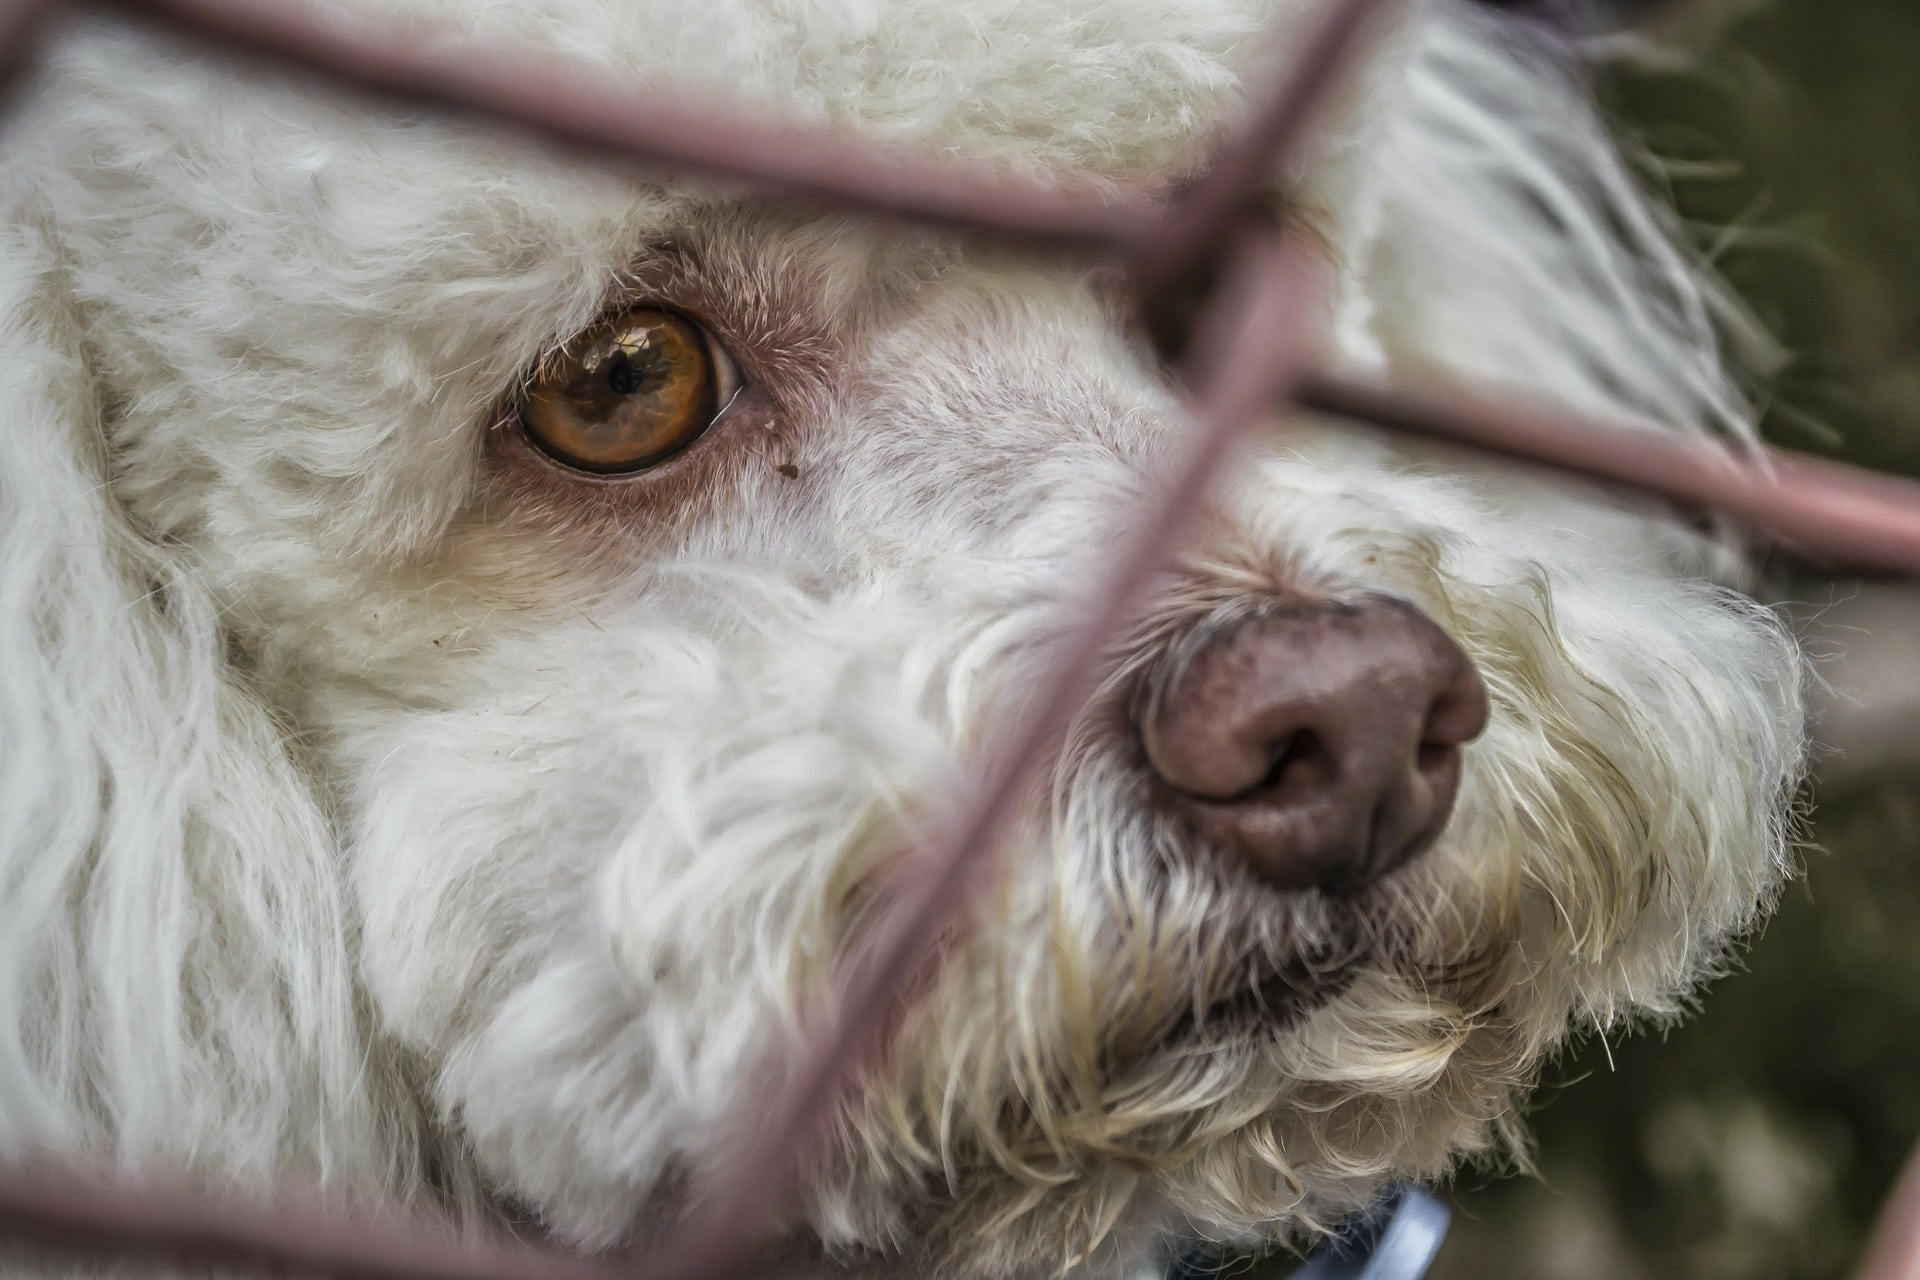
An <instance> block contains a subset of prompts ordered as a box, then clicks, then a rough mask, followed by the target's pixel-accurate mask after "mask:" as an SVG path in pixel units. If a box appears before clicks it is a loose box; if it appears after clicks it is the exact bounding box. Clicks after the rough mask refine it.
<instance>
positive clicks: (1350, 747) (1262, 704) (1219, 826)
mask: <svg viewBox="0 0 1920 1280" xmlns="http://www.w3.org/2000/svg"><path fill="white" fill-rule="evenodd" d="M1135 720H1136V724H1137V726H1138V729H1139V733H1140V741H1141V745H1142V746H1143V747H1144V748H1145V750H1146V756H1147V761H1148V763H1149V764H1150V765H1151V766H1152V769H1153V771H1154V773H1155V774H1157V775H1158V776H1159V778H1160V780H1161V781H1162V782H1164V783H1165V784H1166V785H1165V788H1164V789H1163V795H1164V796H1165V798H1166V799H1167V801H1168V802H1169V803H1170V804H1172V805H1173V806H1174V807H1175V808H1176V810H1177V811H1179V812H1180V813H1181V815H1182V816H1184V817H1185V818H1186V819H1188V820H1189V821H1190V822H1192V823H1193V824H1194V825H1195V826H1196V827H1197V828H1199V830H1200V832H1201V834H1202V835H1203V836H1205V837H1206V838H1207V839H1208V841H1209V843H1210V844H1212V845H1214V846H1215V847H1217V848H1219V849H1221V850H1223V851H1224V852H1226V853H1228V854H1229V855H1231V856H1234V857H1237V858H1240V859H1242V860H1244V862H1245V863H1246V865H1247V866H1248V868H1249V869H1251V870H1252V871H1254V872H1255V873H1256V874H1258V875H1259V876H1260V877H1261V878H1263V879H1264V880H1266V881H1267V882H1269V883H1271V884H1274V885H1277V886H1280V887H1284V888H1305V887H1308V886H1315V887H1319V888H1322V889H1327V890H1330V891H1334V892H1340V891H1351V890H1354V889H1358V888H1360V887H1362V886H1364V885H1367V884H1370V883H1372V882H1373V881H1374V880H1376V879H1378V878H1379V877H1380V876H1382V875H1385V874H1386V873H1387V872H1388V871H1391V870H1392V869H1393V868H1395V867H1397V866H1400V865H1401V864H1403V863H1405V862H1406V861H1407V860H1408V859H1410V858H1412V857H1413V856H1414V855H1415V854H1417V853H1419V852H1420V851H1421V850H1423V849H1425V848H1426V847H1427V846H1428V845H1429V844H1431V843H1432V842H1433V840H1434V838H1435V837H1436V836H1438V835H1439V834H1440V829H1441V827H1442V826H1444V825H1445V823H1446V820H1447V815H1448V814H1449V813H1450V812H1452V809H1453V801H1454V796H1455V794H1456V793H1457V792H1458V790H1459V787H1460V748H1461V746H1462V745H1463V744H1465V743H1467V742H1469V741H1471V740H1472V739H1473V738H1475V737H1478V736H1479V734H1480V731H1481V730H1482V729H1484V728H1486V724H1487V692H1486V686H1485V685H1484V684H1483V683H1482V682H1481V679H1480V674H1479V672H1478V671H1476V670H1475V669H1474V666H1473V663H1472V661H1471V660H1470V659H1469V658H1468V657H1467V655H1466V654H1465V653H1464V652H1462V651H1461V648H1460V646H1459V645H1457V644H1455V643H1454V641H1453V639H1452V637H1450V636H1448V635H1447V633H1446V632H1445V631H1443V630H1441V629H1440V626H1439V625H1438V624H1437V623H1435V622H1434V621H1433V620H1432V619H1431V618H1429V617H1428V616H1427V615H1426V614H1424V613H1422V612H1420V611H1419V610H1418V609H1416V608H1414V607H1413V606H1411V605H1408V604H1405V603H1402V602H1400V601H1397V600H1392V599H1389V598H1387V597H1384V596H1368V597H1364V598H1362V599H1361V600H1359V601H1356V602H1348V603H1340V602H1333V601H1301V602H1288V603H1286V604H1283V605H1281V606H1279V607H1277V608H1275V609H1273V610H1271V611H1268V612H1265V613H1262V614H1260V615H1257V616H1254V617H1250V618H1248V619H1246V620H1244V621H1241V622H1238V623H1236V624H1234V625H1233V626H1231V627H1230V628H1229V629H1227V630H1226V631H1225V632H1224V633H1221V634H1217V635H1214V636H1210V637H1207V638H1206V639H1204V640H1202V641H1201V643H1200V646H1199V648H1198V650H1197V652H1194V653H1193V654H1192V656H1191V657H1190V658H1189V659H1188V660H1186V661H1179V660H1178V659H1177V658H1174V659H1170V660H1169V661H1168V662H1167V663H1165V664H1163V670H1162V671H1161V672H1159V673H1156V675H1155V676H1154V677H1153V678H1150V679H1149V681H1148V683H1147V684H1146V685H1145V686H1144V688H1143V692H1142V696H1141V698H1140V700H1139V702H1138V703H1137V704H1136V709H1135Z"/></svg>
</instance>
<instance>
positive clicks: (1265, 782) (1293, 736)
mask: <svg viewBox="0 0 1920 1280" xmlns="http://www.w3.org/2000/svg"><path fill="white" fill-rule="evenodd" d="M1271 750H1272V759H1273V765H1272V767H1271V768H1269V769H1268V770H1267V775H1266V777H1264V778H1262V779H1260V782H1259V785H1257V786H1255V787H1254V788H1252V790H1251V791H1250V792H1249V793H1248V794H1249V795H1253V794H1256V793H1257V794H1262V795H1268V796H1272V797H1274V798H1276V799H1284V798H1286V797H1287V796H1288V795H1289V794H1298V793H1301V792H1304V791H1307V790H1309V789H1311V788H1314V787H1319V786H1324V785H1325V784H1326V782H1327V781H1328V774H1329V772H1330V770H1329V768H1328V766H1329V764H1330V763H1331V762H1330V760H1329V757H1328V753H1327V744H1326V743H1325V741H1324V740H1322V739H1321V737H1320V735H1319V734H1317V733H1315V732H1314V731H1313V730H1311V729H1301V730H1298V731H1297V732H1294V733H1290V734H1288V735H1287V736H1286V737H1284V738H1282V739H1281V740H1280V741H1279V742H1277V743H1275V744H1274V745H1273V747H1272V749H1271Z"/></svg>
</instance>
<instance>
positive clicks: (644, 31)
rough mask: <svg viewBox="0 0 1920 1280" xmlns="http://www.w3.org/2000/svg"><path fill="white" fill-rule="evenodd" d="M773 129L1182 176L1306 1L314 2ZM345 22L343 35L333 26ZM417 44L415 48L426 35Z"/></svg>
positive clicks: (1119, 174)
mask: <svg viewBox="0 0 1920 1280" xmlns="http://www.w3.org/2000/svg"><path fill="white" fill-rule="evenodd" d="M326 2H327V4H328V6H329V7H330V8H333V9H336V10H339V11H342V12H343V13H345V14H347V15H354V14H360V13H367V14H370V15H377V16H379V17H381V18H383V19H391V18H393V17H394V16H395V15H396V11H397V13H398V14H399V15H400V16H401V18H402V20H403V21H405V22H407V23H409V24H416V23H417V24H418V27H419V29H420V31H421V33H422V35H423V37H427V34H428V33H440V32H443V33H445V34H446V35H447V37H448V38H449V39H451V40H454V41H458V40H462V39H477V40H484V41H486V42H488V43H489V44H501V45H505V46H508V47H511V48H520V49H532V50H537V51H540V52H542V53H549V54H554V55H559V56H562V57H566V58H569V59H579V60H582V61H585V62H587V63H590V64H592V65H595V66H598V67H601V68H603V69H605V70H606V71H608V72H610V73H612V74H614V75H619V76H626V75H630V76H632V77H634V78H635V79H636V80H637V81H640V82H643V83H647V84H650V85H656V86H657V85H663V84H683V85H686V86H688V87H689V88H690V89H696V90H699V91H701V92H703V93H708V94H711V93H715V92H718V93H723V94H725V95H727V96H729V97H731V98H737V99H741V100H744V101H745V102H747V103H750V104H752V105H754V106H757V107H761V108H764V109H766V110H769V111H771V112H774V113H777V114H779V115H780V116H782V117H785V118H789V119H794V120H799V121H805V122H810V123H830V124H836V125H845V126H849V127H857V128H859V129H862V130H864V131H867V132H869V133H871V134H874V135H878V136H881V137H886V138H890V139H894V140H898V141H903V142H910V143H913V144H917V145H922V146H927V147H930V148H932V149H935V150H951V151H953V152H957V153H963V154H968V155H976V156H982V157H987V158H992V159H996V160H1000V161H1004V162H1009V163H1013V164H1017V165H1031V166H1034V167H1041V166H1045V167H1048V168H1054V169H1064V170H1069V171H1074V172H1078V173H1081V174H1085V175H1090V176H1091V175H1098V176H1104V177H1113V178H1135V179H1138V178H1147V177H1156V176H1161V175H1165V174H1166V173H1167V172H1168V171H1169V170H1170V169H1174V168H1176V167H1177V166H1179V165H1180V163H1181V162H1182V160H1183V158H1185V157H1187V156H1188V155H1189V154H1190V153H1191V152H1192V149H1193V144H1194V143H1195V142H1196V141H1197V140H1199V139H1201V138H1204V137H1205V136H1206V134H1207V133H1208V132H1209V131H1210V130H1211V129H1212V128H1214V127H1215V126H1216V125H1217V124H1218V122H1219V121H1220V119H1221V117H1222V115H1223V114H1224V113H1225V112H1226V111H1227V110H1228V109H1229V108H1230V107H1231V105H1232V104H1233V102H1234V101H1235V100H1236V98H1237V96H1238V93H1239V89H1240V85H1241V82H1242V77H1243V75H1244V74H1245V73H1246V72H1247V71H1248V69H1249V67H1250V64H1252V63H1253V62H1255V61H1256V60H1257V58H1258V56H1259V54H1260V51H1261V49H1262V48H1263V47H1264V45H1265V42H1266V36H1267V33H1268V32H1269V31H1270V30H1277V31H1279V32H1281V33H1283V34H1284V32H1285V30H1286V29H1287V26H1288V25H1289V24H1294V25H1297V24H1298V23H1299V21H1300V20H1301V18H1302V16H1303V15H1304V14H1305V13H1307V12H1308V11H1309V10H1310V8H1311V5H1310V3H1309V0H1101V2H1100V3H1094V4H1088V3H1082V2H1079V0H969V2H967V3H958V4H956V3H953V2H952V0H698V2H694V0H522V2H521V3H516V4H511V5H507V4H493V3H480V2H478V0H388V3H384V4H378V5H376V4H373V3H371V2H370V0H326ZM349 20H351V19H350V18H349ZM428 38H430V37H428Z"/></svg>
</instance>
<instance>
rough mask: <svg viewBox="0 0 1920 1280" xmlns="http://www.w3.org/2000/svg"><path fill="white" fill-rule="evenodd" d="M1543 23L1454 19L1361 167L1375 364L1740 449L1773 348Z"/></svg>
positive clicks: (1420, 60) (1413, 74) (1466, 11)
mask: <svg viewBox="0 0 1920 1280" xmlns="http://www.w3.org/2000/svg"><path fill="white" fill-rule="evenodd" d="M1579 57H1580V54H1579V53H1578V51H1577V49H1576V47H1575V46H1574V45H1573V44H1571V43H1569V42H1567V41H1566V40H1564V39H1561V38H1560V37H1558V36H1556V35H1555V34H1554V32H1553V31H1552V29H1551V28H1548V27H1544V26H1542V25H1540V24H1537V23H1528V22H1524V21H1519V20H1516V19H1513V18H1510V17H1507V16H1504V15H1502V14H1499V13H1494V12H1490V11H1487V10H1480V9H1473V8H1470V7H1462V6H1447V7H1444V8H1442V9H1441V10H1440V11H1439V13H1438V14H1437V15H1436V19H1435V20H1434V21H1433V22H1430V23H1426V24H1423V25H1422V27H1421V29H1420V47H1419V48H1418V49H1417V51H1416V52H1415V54H1414V57H1413V58H1412V62H1411V67H1410V73H1409V75H1408V76H1407V78H1406V79H1405V81H1404V82H1403V85H1402V87H1401V93H1402V98H1401V100H1400V101H1399V102H1398V104H1397V107H1396V109H1394V110H1392V111H1391V112H1390V114H1389V121H1388V123H1387V126H1386V127H1385V128H1384V129H1383V130H1382V134H1381V146H1380V148H1379V149H1378V151H1377V152H1376V160H1377V165H1376V168H1375V179H1376V180H1375V187H1374V193H1375V196H1376V198H1377V200H1378V202H1379V205H1380V211H1379V215H1378V219H1379V234H1378V235H1377V237H1376V240H1375V245H1374V248H1373V250H1372V252H1371V253H1370V254H1369V255H1368V261H1367V263H1366V268H1365V269H1366V271H1367V272H1368V276H1369V284H1370V286H1371V290H1372V292H1373V293H1374V295H1375V306H1374V311H1375V317H1376V322H1377V326H1378V328H1379V331H1380V332H1381V334H1382V335H1383V338H1384V340H1385V342H1386V344H1387V345H1388V347H1389V348H1390V349H1392V350H1393V351H1394V352H1395V353H1396V354H1401V355H1404V356H1406V357H1407V358H1409V359H1412V360H1416V361H1423V362H1426V363H1430V364H1435V365H1440V366H1445V367H1448V368H1451V369H1455V370H1457V371H1459V372H1461V373H1464V374H1466V375H1468V376H1469V377H1470V378H1472V379H1473V380H1474V381H1475V382H1477V383H1479V384H1482V385H1491V386H1498V385H1501V384H1503V383H1504V384H1506V385H1509V386H1512V387H1514V388H1516V389H1518V390H1520V391H1522V392H1526V393H1531V394H1533V395H1535V396H1538V397H1543V398H1548V399H1553V400H1558V401H1561V402H1564V403H1568V404H1570V405H1572V406H1574V407H1577V408H1580V409H1583V410H1586V411H1589V412H1593V413H1596V414H1599V415H1601V416H1604V417H1606V418H1609V419H1613V420H1618V421H1625V422H1629V423H1640V424H1644V425H1647V426H1650V427H1661V428H1667V429H1672V428H1681V429H1693V430H1699V431H1706V432H1711V433H1716V434H1720V435H1724V436H1727V437H1729V438H1751V437H1752V436H1753V434H1754V419H1755V414H1754V411H1753V409H1752V406H1751V404H1750V403H1749V401H1748V399H1747V398H1746V397H1745V396H1744V395H1743V394H1742V387H1741V382H1742V377H1741V375H1742V373H1743V372H1744V371H1746V370H1749V369H1750V370H1751V371H1752V372H1753V373H1756V374H1761V373H1764V372H1765V368H1764V366H1765V365H1766V364H1767V363H1768V362H1769V361H1770V360H1772V359H1773V358H1774V348H1773V346H1772V344H1771V343H1769V342H1768V341H1767V339H1766V338H1765V336H1764V334H1763V333H1762V332H1761V331H1760V329H1759V328H1758V326H1757V325H1756V324H1755V323H1754V322H1753V321H1752V320H1751V318H1750V317H1748V316H1747V315H1746V314H1745V312H1744V311H1743V310H1742V309H1741V307H1740V305H1739V304H1738V302H1737V301H1736V300H1735V299H1734V298H1733V297H1732V295H1731V294H1730V293H1729V292H1728V291H1727V290H1726V288H1725V287H1724V286H1723V285H1722V284H1721V283H1720V282H1719V280H1718V279H1717V277H1715V276H1714V274H1713V273H1712V271H1711V270H1710V269H1709V267H1708V266H1707V264H1706V263H1705V261H1704V260H1703V259H1701V258H1700V256H1699V255H1697V254H1695V253H1694V252H1692V251H1691V250H1690V249H1689V248H1688V247H1687V246H1686V245H1685V243H1684V239H1683V237H1682V234H1681V231H1680V228H1679V226H1678V224H1677V220H1676V219H1675V218H1674V217H1673V216H1672V214H1671V211H1670V210H1669V209H1667V208H1666V207H1665V204H1664V201H1662V200H1661V199H1659V198H1658V195H1657V192H1653V191H1652V188H1651V185H1650V183H1648V182H1646V181H1644V180H1643V178H1642V175H1640V174H1636V173H1635V172H1634V171H1633V169H1632V168H1631V167H1630V165H1629V163H1628V160H1627V159H1626V158H1625V157H1623V154H1622V152H1621V150H1620V145H1619V144H1618V143H1617V142H1616V140H1615V138H1614V137H1613V133H1612V131H1611V130H1610V129H1609V128H1608V126H1607V123H1606V122H1605V121H1604V120H1603V119H1602V118H1601V117H1600V115H1599V113H1598V112H1597V110H1596V109H1595V107H1594V105H1593V102H1592V99H1591V86H1590V83H1589V81H1590V77H1591V71H1590V69H1589V68H1587V67H1586V66H1584V65H1582V64H1581V63H1580V62H1579V60H1578V59H1579Z"/></svg>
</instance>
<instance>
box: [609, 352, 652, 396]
mask: <svg viewBox="0 0 1920 1280" xmlns="http://www.w3.org/2000/svg"><path fill="white" fill-rule="evenodd" d="M646 385H647V375H646V372H645V371H644V370H642V369H636V368H635V367H634V365H633V361H631V360H629V359H628V358H627V354H626V352H624V351H623V352H621V353H620V354H619V355H617V356H615V357H614V358H613V367H612V368H611V369H609V370H607V386H608V387H609V388H611V389H612V391H613V393H614V394H615V395H622V396H630V395H632V394H633V393H634V392H636V391H638V390H639V389H640V388H641V387H644V386H646Z"/></svg>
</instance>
